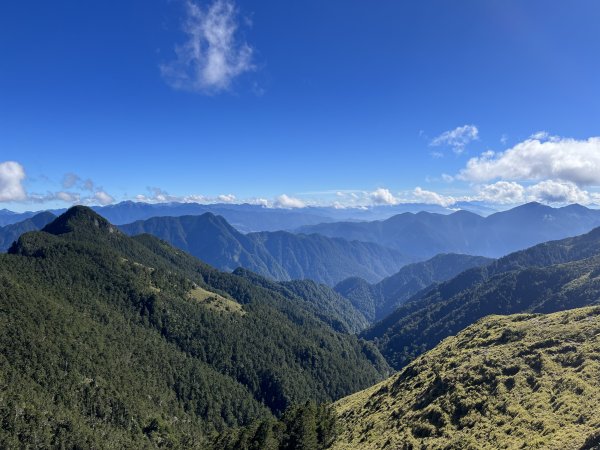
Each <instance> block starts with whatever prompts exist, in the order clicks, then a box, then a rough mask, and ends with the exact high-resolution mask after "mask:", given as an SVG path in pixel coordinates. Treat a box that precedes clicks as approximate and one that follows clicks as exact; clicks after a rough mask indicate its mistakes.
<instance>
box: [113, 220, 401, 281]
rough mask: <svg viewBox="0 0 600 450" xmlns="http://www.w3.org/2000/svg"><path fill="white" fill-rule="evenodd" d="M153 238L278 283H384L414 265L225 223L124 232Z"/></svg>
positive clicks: (335, 243)
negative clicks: (244, 230)
mask: <svg viewBox="0 0 600 450" xmlns="http://www.w3.org/2000/svg"><path fill="white" fill-rule="evenodd" d="M120 228H121V229H122V230H123V231H124V232H126V233H127V234H129V235H137V234H141V233H150V234H152V235H154V236H156V237H158V238H160V239H163V240H165V241H167V242H169V243H171V244H172V245H174V246H175V247H178V248H180V249H182V250H184V251H186V252H188V253H190V254H192V255H194V256H196V257H197V258H200V259H201V260H203V261H206V262H207V263H209V264H211V265H213V266H215V267H217V268H219V269H222V270H227V271H232V270H234V269H235V268H237V267H244V268H246V269H249V270H251V271H253V272H256V273H258V274H260V275H263V276H267V277H270V278H273V279H275V280H292V279H305V278H308V279H312V280H314V281H317V282H319V283H325V284H328V285H330V286H333V285H334V284H336V283H337V282H339V281H341V280H343V279H345V278H347V277H349V276H355V275H358V276H361V277H363V278H365V279H367V280H369V281H379V280H380V279H382V278H384V277H385V276H388V275H391V274H393V273H395V272H396V271H397V270H398V269H399V268H400V267H402V266H403V265H405V264H406V263H407V262H410V261H411V259H410V258H407V257H405V256H404V255H402V254H401V253H400V252H398V251H396V250H390V249H387V248H383V247H381V246H379V245H377V244H373V243H365V242H358V241H346V240H344V239H339V238H327V237H324V236H320V235H316V234H312V235H304V234H293V233H289V232H285V231H276V232H260V233H249V234H242V233H240V232H239V231H237V230H236V229H235V228H234V227H232V226H231V225H230V224H229V223H228V222H227V221H226V220H225V219H224V218H223V217H220V216H215V215H213V214H211V213H206V214H203V215H201V216H184V217H154V218H152V219H148V220H146V221H138V222H134V223H132V224H128V225H122V226H121V227H120Z"/></svg>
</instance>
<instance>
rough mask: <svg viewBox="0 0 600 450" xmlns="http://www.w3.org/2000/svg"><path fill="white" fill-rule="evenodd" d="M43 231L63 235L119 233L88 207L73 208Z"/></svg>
mask: <svg viewBox="0 0 600 450" xmlns="http://www.w3.org/2000/svg"><path fill="white" fill-rule="evenodd" d="M42 231H45V232H46V233H50V234H54V235H57V236H58V235H61V234H66V233H73V232H77V233H89V232H95V231H101V232H107V233H110V234H113V233H117V232H118V229H117V228H116V227H115V226H113V225H112V224H111V223H110V222H109V221H108V220H106V219H105V218H104V217H102V216H101V215H100V214H98V213H96V212H95V211H94V210H92V209H91V208H88V207H87V206H81V205H78V206H73V207H72V208H70V209H68V210H67V211H66V212H65V213H64V214H61V215H60V216H59V217H57V218H56V219H55V220H53V221H52V222H50V223H49V224H48V225H46V226H45V227H44V228H43V229H42Z"/></svg>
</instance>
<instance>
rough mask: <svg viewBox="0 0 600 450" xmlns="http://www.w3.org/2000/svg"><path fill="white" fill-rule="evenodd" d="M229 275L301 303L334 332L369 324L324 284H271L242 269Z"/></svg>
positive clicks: (303, 282)
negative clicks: (244, 279) (242, 278)
mask: <svg viewBox="0 0 600 450" xmlns="http://www.w3.org/2000/svg"><path fill="white" fill-rule="evenodd" d="M233 273H234V274H235V275H238V276H240V277H244V278H246V279H248V280H250V281H252V283H253V284H255V285H257V286H262V287H266V288H268V289H270V290H272V291H276V292H280V293H281V294H283V295H285V296H286V297H287V298H290V299H292V298H295V299H296V302H300V303H304V304H305V307H306V308H307V309H309V310H310V311H312V312H313V313H314V314H315V315H316V316H317V317H319V318H320V319H321V320H323V321H324V322H326V323H328V324H329V325H330V326H331V327H332V328H333V329H335V330H338V331H344V332H351V333H358V332H359V331H361V330H363V329H365V328H366V327H367V326H368V324H369V322H368V321H367V319H365V317H364V316H363V315H362V314H361V313H360V312H358V311H357V309H356V308H355V307H354V306H353V305H352V303H350V301H349V300H348V299H346V298H344V297H342V296H341V295H340V294H338V293H337V292H335V291H334V290H333V289H331V288H330V287H328V286H325V285H324V284H317V283H315V282H314V281H311V280H294V281H280V282H275V281H271V280H267V279H266V278H264V277H261V276H260V275H257V274H255V273H253V272H250V271H248V270H246V269H242V268H239V269H236V270H235V271H234V272H233Z"/></svg>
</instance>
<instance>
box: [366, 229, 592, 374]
mask: <svg viewBox="0 0 600 450" xmlns="http://www.w3.org/2000/svg"><path fill="white" fill-rule="evenodd" d="M598 303H600V228H595V229H594V230H592V231H591V232H589V233H587V234H584V235H582V236H577V237H573V238H567V239H563V240H558V241H552V242H547V243H543V244H539V245H537V246H534V247H532V248H529V249H526V250H522V251H519V252H516V253H512V254H510V255H508V256H505V257H504V258H501V259H499V260H497V261H495V262H492V263H491V264H488V265H485V266H483V267H477V268H473V269H470V270H467V271H465V272H463V273H461V274H459V275H458V276H456V277H454V278H452V279H450V280H448V281H446V282H443V283H440V284H437V285H434V286H432V287H431V288H430V289H425V290H424V291H421V292H420V293H418V294H416V295H415V296H413V297H412V298H410V299H409V300H407V301H406V302H405V303H404V304H403V305H401V306H400V307H399V308H398V309H396V310H395V311H394V312H393V313H392V314H390V315H389V316H387V317H386V318H384V319H383V320H381V321H380V322H378V323H377V324H375V325H374V326H373V327H372V328H370V329H369V330H367V331H365V332H364V333H363V335H362V336H363V337H365V338H366V339H370V340H373V341H374V342H376V343H377V345H378V347H379V348H380V349H381V351H382V353H383V354H384V355H385V356H386V358H387V360H388V361H389V362H390V363H391V364H392V365H393V366H394V367H396V368H401V367H403V366H404V365H406V364H407V363H408V362H410V361H411V360H412V359H414V358H415V357H416V356H417V355H419V354H421V353H423V352H424V351H426V350H428V349H430V348H433V347H434V346H435V345H436V344H438V343H439V342H440V341H442V340H443V339H444V338H446V337H448V336H451V335H454V334H456V333H458V332H459V331H460V330H462V329H463V328H465V327H467V326H469V325H470V324H472V323H473V322H475V321H477V320H479V319H480V318H482V317H484V316H486V315H489V314H515V313H525V312H527V313H530V312H543V313H548V312H555V311H560V310H564V309H570V308H578V307H583V306H589V305H595V304H598Z"/></svg>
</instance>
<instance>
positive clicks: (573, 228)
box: [297, 203, 600, 259]
mask: <svg viewBox="0 0 600 450" xmlns="http://www.w3.org/2000/svg"><path fill="white" fill-rule="evenodd" d="M597 226H600V211H599V210H595V209H588V208H585V207H584V206H581V205H569V206H565V207H562V208H551V207H549V206H545V205H542V204H539V203H528V204H525V205H522V206H518V207H516V208H513V209H510V210H508V211H503V212H499V213H495V214H491V215H489V216H487V217H481V216H478V215H477V214H474V213H470V212H468V211H464V210H461V211H457V212H455V213H452V214H448V215H443V214H435V213H428V212H419V213H417V214H412V213H405V214H399V215H396V216H393V217H391V218H389V219H386V220H383V221H374V222H335V223H323V224H319V225H307V226H303V227H299V228H298V229H297V231H298V232H301V233H318V234H321V235H324V236H329V237H339V238H343V239H347V240H359V241H363V242H374V243H377V244H379V245H381V246H384V247H387V248H393V249H396V250H399V251H401V252H402V253H404V254H406V255H411V256H414V257H418V258H421V259H425V258H430V257H432V256H434V255H437V254H439V253H464V254H469V255H481V256H487V257H490V258H497V257H500V256H503V255H506V254H508V253H511V252H513V251H516V250H520V249H523V248H527V247H530V246H532V245H535V244H538V243H541V242H546V241H549V240H553V239H561V238H565V237H568V236H575V235H577V234H582V233H586V232H588V231H590V230H591V229H592V228H594V227H597Z"/></svg>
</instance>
